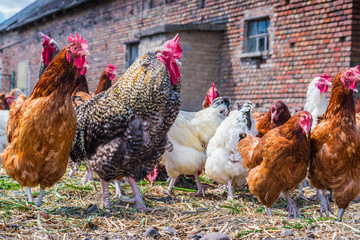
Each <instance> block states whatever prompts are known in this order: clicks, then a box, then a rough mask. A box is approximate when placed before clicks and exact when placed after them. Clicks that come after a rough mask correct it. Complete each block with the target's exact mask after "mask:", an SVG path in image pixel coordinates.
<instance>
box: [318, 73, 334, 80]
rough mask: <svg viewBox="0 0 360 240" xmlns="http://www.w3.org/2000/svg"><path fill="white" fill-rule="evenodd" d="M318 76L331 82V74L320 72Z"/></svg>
mask: <svg viewBox="0 0 360 240" xmlns="http://www.w3.org/2000/svg"><path fill="white" fill-rule="evenodd" d="M318 77H321V78H324V79H325V80H326V81H328V82H331V77H330V76H329V74H319V75H318Z"/></svg>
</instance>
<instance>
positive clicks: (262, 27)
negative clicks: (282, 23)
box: [259, 20, 266, 34]
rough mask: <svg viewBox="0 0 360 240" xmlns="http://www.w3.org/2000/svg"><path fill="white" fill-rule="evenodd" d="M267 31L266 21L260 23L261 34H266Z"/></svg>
mask: <svg viewBox="0 0 360 240" xmlns="http://www.w3.org/2000/svg"><path fill="white" fill-rule="evenodd" d="M265 31H266V21H265V20H264V21H259V33H260V34H261V33H265Z"/></svg>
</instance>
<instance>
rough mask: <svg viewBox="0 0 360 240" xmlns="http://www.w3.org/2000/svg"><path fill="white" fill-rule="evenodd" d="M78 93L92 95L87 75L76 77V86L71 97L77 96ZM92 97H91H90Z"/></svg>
mask: <svg viewBox="0 0 360 240" xmlns="http://www.w3.org/2000/svg"><path fill="white" fill-rule="evenodd" d="M77 92H83V93H87V94H89V95H90V92H89V87H88V83H87V81H86V77H85V75H82V74H77V77H76V86H75V89H74V91H73V92H72V94H71V96H75V95H76V93H77ZM90 96H91V95H90Z"/></svg>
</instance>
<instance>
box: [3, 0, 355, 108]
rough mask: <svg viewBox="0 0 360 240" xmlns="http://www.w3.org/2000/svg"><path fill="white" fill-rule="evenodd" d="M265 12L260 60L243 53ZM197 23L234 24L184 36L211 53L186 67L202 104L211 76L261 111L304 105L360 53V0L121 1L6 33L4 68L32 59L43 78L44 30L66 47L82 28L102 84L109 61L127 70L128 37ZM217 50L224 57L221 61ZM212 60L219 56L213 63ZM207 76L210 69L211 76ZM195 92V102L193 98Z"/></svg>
mask: <svg viewBox="0 0 360 240" xmlns="http://www.w3.org/2000/svg"><path fill="white" fill-rule="evenodd" d="M150 2H152V3H153V4H150ZM166 2H171V3H166ZM265 15H266V16H269V18H270V20H271V28H270V45H271V49H270V58H268V59H264V60H262V61H261V62H260V63H257V64H255V63H254V62H253V61H247V59H245V58H243V57H242V56H243V54H244V52H245V51H244V42H245V40H246V38H245V36H246V30H247V29H246V28H247V27H246V25H247V24H246V23H247V20H248V19H253V18H256V17H261V16H265ZM195 23H196V24H224V25H225V26H226V30H225V32H223V34H220V33H215V32H214V33H208V34H213V36H211V37H210V36H209V37H208V38H205V39H202V40H201V41H199V39H197V38H200V35H197V34H205V35H206V34H207V33H204V32H201V33H200V32H182V34H183V36H182V35H181V38H182V39H184V43H185V42H187V41H189V43H188V45H189V46H191V45H193V46H196V48H199V51H200V52H202V53H201V54H204V59H203V61H201V60H198V59H196V57H198V56H191V54H192V51H190V52H189V55H190V57H189V59H191V60H194V62H195V61H196V62H197V64H198V65H192V68H190V66H189V68H188V69H187V68H186V67H185V65H184V66H182V74H183V77H184V76H186V80H184V81H189V84H190V83H193V84H194V85H191V86H190V85H189V86H187V84H184V86H183V87H184V88H183V89H184V90H187V91H188V95H185V96H184V97H183V98H184V99H188V100H189V104H190V105H191V104H196V105H197V106H199V108H200V105H201V103H198V101H202V99H203V98H204V96H200V95H202V94H203V93H204V92H205V91H206V89H207V88H208V87H209V85H210V83H206V82H207V81H209V80H210V79H211V80H213V81H215V82H217V83H218V84H217V85H218V87H219V89H220V90H221V93H222V94H223V95H228V96H230V97H231V98H232V99H233V101H234V100H237V99H250V100H253V101H254V102H255V103H257V106H258V107H257V110H267V108H268V106H269V105H270V103H271V102H273V101H274V100H275V99H279V98H280V99H283V100H285V102H286V103H288V104H289V106H290V107H291V108H292V107H295V106H302V105H303V104H304V102H305V95H306V87H307V83H308V82H310V81H311V80H312V78H314V77H315V76H317V74H319V73H329V74H331V75H332V76H334V75H335V74H336V73H337V72H338V71H340V70H342V69H344V68H346V67H348V66H350V65H351V64H356V63H359V60H360V55H359V53H360V43H359V42H360V41H359V38H360V36H359V3H358V1H356V0H338V1H323V0H313V1H302V0H287V1H285V0H282V1H275V0H271V1H261V0H257V1H250V0H248V1H237V0H228V1H215V0H205V1H204V6H202V5H201V1H198V0H192V1H188V0H175V1H165V0H157V1H143V3H142V2H141V1H135V0H133V1H125V0H117V1H103V2H102V3H101V4H100V3H99V2H97V3H90V4H86V5H85V6H82V7H81V8H80V7H79V8H76V9H73V10H72V11H70V12H65V13H62V14H61V15H60V14H55V15H52V16H50V17H49V18H46V19H44V21H41V22H38V23H37V24H36V25H34V24H30V25H27V26H25V27H24V28H22V29H18V30H16V31H13V32H6V33H5V34H1V33H0V49H1V50H0V54H1V56H0V58H1V59H2V72H3V73H4V74H11V73H12V71H16V70H17V64H18V62H19V61H21V60H24V59H27V60H28V61H29V63H30V73H31V87H33V86H34V85H35V84H36V81H37V67H38V62H39V58H40V51H41V46H40V45H41V42H40V39H38V38H37V37H36V33H37V32H38V31H42V32H44V33H50V34H51V37H53V38H54V39H55V40H57V41H58V42H59V43H60V45H61V46H65V45H66V44H67V43H66V35H67V34H68V33H74V32H75V31H77V32H79V33H81V34H83V35H84V36H85V37H86V39H87V42H88V44H89V46H90V51H91V55H90V56H89V65H90V69H89V70H88V73H87V79H88V82H89V85H90V89H91V90H95V88H96V85H97V82H98V78H99V76H100V74H101V72H102V71H103V69H104V68H105V67H106V65H107V64H110V63H111V64H114V65H115V66H116V67H117V68H118V69H120V71H118V72H121V70H123V69H124V59H125V48H124V42H127V41H132V40H134V39H138V34H139V32H141V31H143V30H146V29H148V28H152V27H156V26H160V25H163V24H179V25H184V24H195ZM205 35H204V36H205ZM214 39H217V41H215V40H214ZM202 41H203V42H204V44H202ZM219 41H220V42H219ZM207 44H210V45H214V46H216V47H212V46H210V45H207ZM206 46H207V47H208V49H213V50H214V51H215V52H213V53H211V54H213V56H215V57H214V58H212V56H207V55H206V52H207V51H208V49H206ZM185 52H186V49H185ZM216 56H219V57H220V59H219V60H217V59H216ZM207 57H208V58H207ZM209 59H212V61H211V62H208V61H209ZM216 65H218V67H219V68H218V69H216ZM214 66H215V68H214ZM198 74H200V75H201V77H199V75H198ZM203 76H207V77H205V79H206V80H204V79H203ZM8 85H9V83H8V82H7V79H6V78H3V82H2V88H3V89H4V90H7V89H6V86H8ZM191 90H193V91H191ZM183 92H185V91H183ZM183 94H184V93H183ZM191 99H193V102H191V103H190V100H191ZM188 100H187V101H188Z"/></svg>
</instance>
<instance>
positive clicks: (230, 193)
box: [227, 179, 234, 201]
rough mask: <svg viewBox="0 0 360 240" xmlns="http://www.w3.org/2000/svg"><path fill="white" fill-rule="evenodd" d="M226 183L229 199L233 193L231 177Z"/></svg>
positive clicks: (232, 196)
mask: <svg viewBox="0 0 360 240" xmlns="http://www.w3.org/2000/svg"><path fill="white" fill-rule="evenodd" d="M227 184H228V189H229V194H228V198H227V200H228V201H229V200H231V199H234V193H233V190H232V179H229V181H228V182H227Z"/></svg>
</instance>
